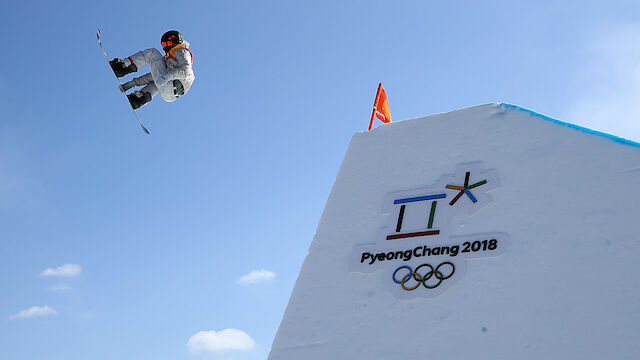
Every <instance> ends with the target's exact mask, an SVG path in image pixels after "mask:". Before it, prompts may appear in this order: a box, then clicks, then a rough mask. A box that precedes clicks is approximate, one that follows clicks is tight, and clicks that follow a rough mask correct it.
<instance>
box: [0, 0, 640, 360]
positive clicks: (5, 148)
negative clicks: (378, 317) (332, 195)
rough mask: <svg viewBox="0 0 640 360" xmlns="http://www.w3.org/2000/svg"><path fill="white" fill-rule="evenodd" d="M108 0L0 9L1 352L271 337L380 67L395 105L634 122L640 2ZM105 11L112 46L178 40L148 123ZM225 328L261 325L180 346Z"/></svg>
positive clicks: (62, 353) (233, 353) (151, 352)
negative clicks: (170, 81)
mask: <svg viewBox="0 0 640 360" xmlns="http://www.w3.org/2000/svg"><path fill="white" fill-rule="evenodd" d="M112 3H113V2H92V1H67V2H61V3H56V2H51V1H26V2H11V3H10V4H7V5H4V6H3V11H2V13H0V20H1V21H2V24H3V30H4V31H5V33H4V36H3V37H2V38H3V39H4V40H5V43H4V44H3V45H4V46H3V49H4V54H5V55H4V56H3V57H2V65H3V66H2V69H3V70H4V71H3V78H4V85H5V86H3V87H0V99H1V100H0V101H2V108H3V109H2V110H3V115H2V117H1V118H0V289H1V294H2V296H0V357H1V358H6V359H14V360H23V359H25V360H26V359H42V358H47V359H53V360H55V359H65V360H69V359H86V358H91V359H95V360H101V359H114V358H118V359H133V358H136V359H230V360H233V359H264V358H266V355H267V353H268V351H269V348H270V346H271V342H272V340H273V337H274V335H275V332H276V330H277V327H278V325H279V322H280V319H281V317H282V314H283V312H284V308H285V306H286V303H287V300H288V297H289V294H290V291H291V289H292V287H293V284H294V282H295V280H296V277H297V274H298V270H299V267H300V265H301V263H302V261H303V259H304V256H305V254H306V251H307V248H308V246H309V244H310V242H311V239H312V237H313V234H314V232H315V228H316V226H317V221H318V219H319V218H320V215H321V212H322V209H323V207H324V202H325V200H326V198H327V196H328V194H329V191H330V189H331V185H332V183H333V181H334V178H335V175H336V173H337V171H338V168H339V166H340V163H341V161H342V156H343V155H344V152H345V151H346V148H347V145H348V142H349V139H350V138H351V136H352V134H353V133H354V132H357V131H362V130H366V128H367V125H368V121H369V116H370V112H371V105H372V102H373V97H374V95H375V90H376V87H377V84H378V82H379V81H382V82H383V84H384V86H385V89H386V91H387V95H388V98H389V103H390V108H391V115H392V117H393V119H394V120H395V121H399V120H403V119H409V118H415V117H420V116H426V115H430V114H434V113H439V112H446V111H451V110H455V109H459V108H464V107H469V106H473V105H478V104H484V103H489V102H507V103H513V104H517V105H520V106H523V107H526V108H530V109H533V110H535V111H537V112H540V113H542V114H545V115H548V116H551V117H554V118H558V119H561V120H564V121H569V122H572V123H576V124H579V125H583V126H587V127H590V128H594V129H596V130H601V131H605V132H609V133H613V134H615V135H618V136H621V137H625V138H629V139H633V140H636V141H637V140H640V125H638V124H639V123H640V122H639V121H638V119H639V117H640V105H638V101H637V99H638V96H640V85H639V84H640V20H639V18H638V16H637V14H639V13H640V3H638V2H637V1H604V0H602V1H562V2H558V1H528V2H512V1H485V2H477V1H458V2H456V1H453V2H452V1H447V2H442V1H440V2H435V1H402V2H389V1H347V2H345V1H322V2H301V1H271V2H267V1H229V2H219V1H201V2H188V3H186V4H185V3H183V2H169V1H154V2H128V3H126V4H118V5H117V6H118V7H117V8H114V7H113V5H111V4H112ZM97 27H100V28H101V29H102V32H103V37H104V45H105V49H106V50H107V53H108V55H109V56H110V57H115V56H120V57H124V56H128V55H131V54H132V53H134V52H135V51H137V50H141V49H144V48H148V47H158V48H159V46H160V45H159V39H160V36H161V35H162V33H164V32H165V31H166V30H169V29H178V30H180V31H181V32H182V33H183V34H184V36H185V39H187V40H188V41H189V42H190V43H191V50H192V51H193V53H194V56H195V59H194V70H195V73H196V82H195V83H194V85H193V87H192V89H191V91H190V92H189V94H188V96H185V97H183V98H181V99H180V100H179V101H177V102H175V103H172V104H168V103H164V102H162V101H161V99H159V98H156V99H155V100H154V101H153V102H152V103H151V104H149V105H147V106H145V107H144V108H142V109H141V110H140V111H139V115H140V117H141V119H142V121H143V122H144V123H145V125H146V126H147V127H148V128H149V129H150V131H151V134H152V135H151V136H145V135H144V134H143V133H142V132H141V131H140V129H139V128H138V127H137V125H136V123H135V119H134V118H133V115H132V114H131V111H130V110H129V109H128V105H127V104H126V101H125V99H124V98H123V97H122V95H120V94H119V93H118V92H117V90H116V85H117V83H116V82H115V80H114V78H113V75H112V74H111V73H110V70H109V68H108V67H107V64H106V62H105V61H104V59H103V58H102V55H101V54H100V52H99V47H98V44H97V41H96V38H95V29H96V28H97ZM371 156H376V154H371ZM65 264H69V265H67V266H66V267H64V265H65ZM74 266H78V267H79V269H78V268H77V267H74ZM47 269H50V270H49V271H48V272H47ZM74 269H75V270H74ZM256 270H266V271H267V272H264V273H265V274H271V277H270V278H267V279H264V280H263V281H258V282H256V283H242V282H241V281H239V279H240V278H241V277H242V276H244V275H247V274H249V273H251V272H252V271H256ZM30 309H31V310H30ZM225 329H237V330H240V331H242V332H243V333H244V334H246V335H247V336H248V337H250V339H251V340H252V341H253V343H252V346H248V348H246V349H244V350H243V349H236V350H228V351H207V349H202V348H198V349H200V350H198V351H195V352H194V351H191V352H190V351H189V347H188V346H187V343H188V341H189V339H191V338H192V337H193V336H194V335H196V334H198V333H199V332H202V331H204V332H209V331H215V332H222V331H224V330H225ZM208 334H212V333H208ZM217 334H218V335H220V334H223V333H217ZM224 334H226V333H224ZM232 335H233V334H232ZM214 340H216V339H213V340H212V339H211V336H209V338H205V339H204V340H203V341H204V342H206V341H214ZM217 340H220V341H221V342H222V343H224V341H225V338H224V336H220V337H219V338H218V339H217ZM250 345H251V344H250ZM192 350H193V349H192ZM208 350H211V349H208Z"/></svg>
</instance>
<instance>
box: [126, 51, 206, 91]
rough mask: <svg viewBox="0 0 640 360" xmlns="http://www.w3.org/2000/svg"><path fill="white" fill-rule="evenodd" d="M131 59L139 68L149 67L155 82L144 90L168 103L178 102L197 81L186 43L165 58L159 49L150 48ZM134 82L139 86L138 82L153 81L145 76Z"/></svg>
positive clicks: (191, 57) (191, 56) (132, 56)
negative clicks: (158, 95) (157, 95)
mask: <svg viewBox="0 0 640 360" xmlns="http://www.w3.org/2000/svg"><path fill="white" fill-rule="evenodd" d="M129 59H130V60H131V62H132V63H134V64H135V65H136V67H138V68H141V67H143V66H145V65H147V64H148V65H149V68H150V70H151V76H152V79H153V82H152V83H148V84H147V85H146V86H145V87H144V88H143V89H142V90H143V91H148V92H149V93H150V94H151V96H155V95H156V94H160V97H162V99H163V100H164V101H166V102H173V101H176V100H177V99H178V98H179V97H180V96H182V95H184V94H186V93H187V91H189V89H190V88H191V85H192V84H193V82H194V80H195V79H196V76H195V75H194V73H193V68H192V67H191V65H192V64H193V55H192V54H191V51H189V43H188V42H186V41H185V42H184V44H180V45H178V46H176V47H174V48H173V49H171V50H169V52H168V53H167V54H166V55H165V56H162V54H160V52H159V51H158V49H156V48H150V49H147V50H143V51H139V52H137V53H135V54H133V55H131V56H130V57H129ZM134 80H135V81H136V82H135V84H136V85H139V84H138V82H142V81H149V80H151V79H149V77H148V76H146V75H144V76H141V77H140V78H139V79H134ZM138 80H139V81H138Z"/></svg>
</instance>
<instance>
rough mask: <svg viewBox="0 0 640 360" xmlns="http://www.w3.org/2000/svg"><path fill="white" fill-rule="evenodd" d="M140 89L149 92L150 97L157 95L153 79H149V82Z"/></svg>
mask: <svg viewBox="0 0 640 360" xmlns="http://www.w3.org/2000/svg"><path fill="white" fill-rule="evenodd" d="M140 91H144V92H146V93H149V94H150V95H151V97H152V98H153V97H154V96H156V95H158V87H157V86H156V84H155V83H154V82H153V81H151V82H150V83H148V84H147V85H145V86H144V87H143V88H142V89H141V90H140Z"/></svg>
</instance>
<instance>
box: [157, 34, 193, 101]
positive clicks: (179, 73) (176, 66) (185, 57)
mask: <svg viewBox="0 0 640 360" xmlns="http://www.w3.org/2000/svg"><path fill="white" fill-rule="evenodd" d="M164 58H165V62H166V63H167V72H168V73H169V74H171V77H172V78H173V80H178V81H180V83H181V84H182V87H183V89H182V90H181V91H180V92H182V94H178V95H179V96H182V95H184V94H186V93H187V92H188V91H189V89H190V88H191V85H192V84H193V82H194V81H195V79H196V76H195V74H194V73H193V67H192V66H193V54H192V53H191V51H190V50H189V43H188V42H186V41H185V42H184V43H183V44H180V45H178V46H176V47H174V48H173V49H171V50H169V52H168V53H167V54H166V55H165V57H164ZM178 87H179V86H178ZM177 90H180V89H177Z"/></svg>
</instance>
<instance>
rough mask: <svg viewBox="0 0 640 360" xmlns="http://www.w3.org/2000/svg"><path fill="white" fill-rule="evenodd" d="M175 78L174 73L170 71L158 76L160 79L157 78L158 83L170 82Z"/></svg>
mask: <svg viewBox="0 0 640 360" xmlns="http://www.w3.org/2000/svg"><path fill="white" fill-rule="evenodd" d="M171 80H173V74H172V73H170V72H168V73H166V74H164V75H162V76H160V77H159V78H158V80H156V84H158V85H164V84H166V83H168V82H169V81H171Z"/></svg>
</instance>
